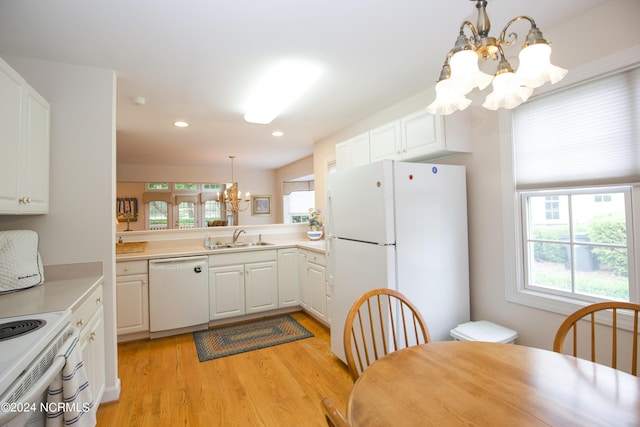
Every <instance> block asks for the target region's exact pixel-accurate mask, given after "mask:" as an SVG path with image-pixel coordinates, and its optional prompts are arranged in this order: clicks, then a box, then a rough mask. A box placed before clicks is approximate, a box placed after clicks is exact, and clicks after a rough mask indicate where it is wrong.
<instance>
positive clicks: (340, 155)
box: [336, 132, 371, 170]
mask: <svg viewBox="0 0 640 427" xmlns="http://www.w3.org/2000/svg"><path fill="white" fill-rule="evenodd" d="M369 163H371V157H370V153H369V132H365V133H361V134H360V135H358V136H355V137H353V138H351V139H348V140H346V141H344V142H341V143H339V144H336V169H337V170H345V169H350V168H354V167H356V166H360V165H366V164H369Z"/></svg>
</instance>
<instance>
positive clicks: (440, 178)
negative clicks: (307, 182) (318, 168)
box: [325, 160, 470, 361]
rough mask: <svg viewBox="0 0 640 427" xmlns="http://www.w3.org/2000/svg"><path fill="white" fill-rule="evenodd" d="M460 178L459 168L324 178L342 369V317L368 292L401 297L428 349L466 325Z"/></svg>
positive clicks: (360, 170) (357, 171)
mask: <svg viewBox="0 0 640 427" xmlns="http://www.w3.org/2000/svg"><path fill="white" fill-rule="evenodd" d="M465 175H466V174H465V169H464V167H463V166H455V165H436V164H427V163H408V162H398V161H393V160H383V161H381V162H376V163H372V164H369V165H363V166H359V167H356V168H353V169H348V170H344V171H338V172H336V173H334V174H331V175H329V178H328V187H327V209H326V216H325V219H326V227H327V243H328V253H329V286H330V295H331V301H330V316H331V317H330V319H331V351H332V352H333V353H334V354H336V355H337V356H338V357H340V358H341V359H342V360H343V361H345V357H344V349H343V341H342V337H343V332H344V322H345V319H346V317H347V313H348V311H349V309H350V308H351V306H352V305H353V303H354V302H355V300H356V299H357V298H358V297H360V295H362V294H363V293H365V292H366V291H368V290H370V289H375V288H384V287H388V288H392V289H396V290H398V291H400V292H401V293H403V294H404V295H405V296H407V297H408V298H409V299H410V300H411V301H412V302H413V303H414V304H415V305H416V306H417V307H418V309H419V310H420V313H421V314H422V316H423V317H424V319H425V321H426V322H427V327H428V329H429V333H430V335H431V340H432V341H444V340H448V339H450V336H449V332H450V330H451V329H453V328H455V327H456V326H457V325H458V324H460V323H464V322H468V321H469V317H470V314H469V261H468V258H469V256H468V243H467V202H466V177H465Z"/></svg>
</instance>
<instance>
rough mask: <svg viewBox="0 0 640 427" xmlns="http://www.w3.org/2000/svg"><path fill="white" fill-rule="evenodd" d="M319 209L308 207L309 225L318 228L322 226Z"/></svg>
mask: <svg viewBox="0 0 640 427" xmlns="http://www.w3.org/2000/svg"><path fill="white" fill-rule="evenodd" d="M321 213H322V210H321V209H313V208H309V227H311V228H320V227H322V221H320V214H321Z"/></svg>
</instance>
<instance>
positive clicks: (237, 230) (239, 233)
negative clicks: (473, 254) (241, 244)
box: [233, 228, 245, 245]
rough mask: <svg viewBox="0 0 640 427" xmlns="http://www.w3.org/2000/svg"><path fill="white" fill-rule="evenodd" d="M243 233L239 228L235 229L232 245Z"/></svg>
mask: <svg viewBox="0 0 640 427" xmlns="http://www.w3.org/2000/svg"><path fill="white" fill-rule="evenodd" d="M244 232H245V231H244V230H242V229H240V228H236V230H235V231H234V232H233V244H234V245H235V244H236V241H237V240H238V237H240V235H241V234H242V233H244Z"/></svg>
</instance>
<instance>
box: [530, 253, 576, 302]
mask: <svg viewBox="0 0 640 427" xmlns="http://www.w3.org/2000/svg"><path fill="white" fill-rule="evenodd" d="M529 247H530V252H532V253H533V257H532V258H533V259H532V260H531V263H530V266H529V283H530V284H532V285H535V286H540V287H543V288H549V289H556V290H563V291H569V292H570V291H571V270H569V269H568V268H567V259H568V256H567V253H568V251H569V245H566V244H561V243H541V242H537V243H529Z"/></svg>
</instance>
